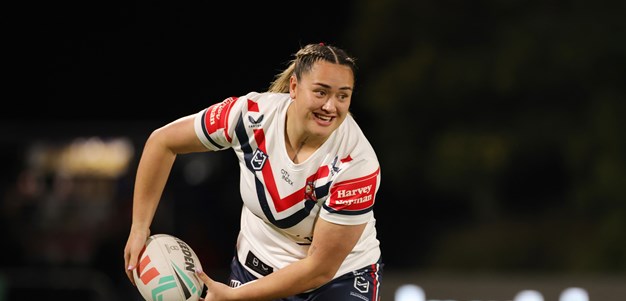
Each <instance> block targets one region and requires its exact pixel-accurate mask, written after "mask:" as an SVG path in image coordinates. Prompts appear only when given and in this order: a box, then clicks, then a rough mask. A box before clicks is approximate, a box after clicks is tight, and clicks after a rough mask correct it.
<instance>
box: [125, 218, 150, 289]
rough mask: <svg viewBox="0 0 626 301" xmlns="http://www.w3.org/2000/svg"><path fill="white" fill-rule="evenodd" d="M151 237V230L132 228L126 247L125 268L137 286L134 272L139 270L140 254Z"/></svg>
mask: <svg viewBox="0 0 626 301" xmlns="http://www.w3.org/2000/svg"><path fill="white" fill-rule="evenodd" d="M149 236H150V229H135V228H131V230H130V234H129V235H128V240H127V241H126V247H124V268H125V270H126V276H127V277H128V279H129V280H130V282H131V283H132V284H133V285H135V286H136V284H135V278H133V270H134V269H136V268H137V262H138V261H139V254H140V253H141V250H143V247H144V246H145V245H146V240H148V237H149Z"/></svg>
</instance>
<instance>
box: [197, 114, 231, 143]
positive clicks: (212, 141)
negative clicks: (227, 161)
mask: <svg viewBox="0 0 626 301" xmlns="http://www.w3.org/2000/svg"><path fill="white" fill-rule="evenodd" d="M208 110H209V109H205V110H204V112H202V122H201V124H202V133H204V137H206V138H207V140H209V142H211V144H213V145H214V146H215V147H217V148H219V149H224V147H223V146H221V145H219V144H217V142H215V141H214V140H213V139H211V135H209V131H208V130H207V129H206V124H205V123H204V121H205V120H206V118H205V117H206V113H207V111H208ZM226 118H228V117H226ZM224 130H226V129H224Z"/></svg>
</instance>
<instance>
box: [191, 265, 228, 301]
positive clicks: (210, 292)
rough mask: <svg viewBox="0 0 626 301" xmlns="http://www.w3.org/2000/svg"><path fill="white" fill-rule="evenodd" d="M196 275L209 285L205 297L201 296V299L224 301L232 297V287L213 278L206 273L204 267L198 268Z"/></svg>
mask: <svg viewBox="0 0 626 301" xmlns="http://www.w3.org/2000/svg"><path fill="white" fill-rule="evenodd" d="M196 275H197V276H198V278H200V280H202V282H204V284H205V285H206V287H207V290H206V295H205V296H204V298H201V299H200V301H222V300H231V299H232V297H231V295H232V294H233V288H232V287H230V286H228V285H226V284H223V283H220V282H217V281H215V280H213V279H211V278H210V277H209V276H207V274H206V273H204V271H202V269H197V270H196Z"/></svg>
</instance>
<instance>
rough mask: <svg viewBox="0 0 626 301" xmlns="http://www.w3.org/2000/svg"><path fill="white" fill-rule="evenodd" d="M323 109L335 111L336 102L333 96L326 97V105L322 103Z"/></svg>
mask: <svg viewBox="0 0 626 301" xmlns="http://www.w3.org/2000/svg"><path fill="white" fill-rule="evenodd" d="M322 110H324V111H326V112H334V111H335V102H334V100H333V97H332V96H331V97H328V98H327V99H326V102H325V103H324V105H322Z"/></svg>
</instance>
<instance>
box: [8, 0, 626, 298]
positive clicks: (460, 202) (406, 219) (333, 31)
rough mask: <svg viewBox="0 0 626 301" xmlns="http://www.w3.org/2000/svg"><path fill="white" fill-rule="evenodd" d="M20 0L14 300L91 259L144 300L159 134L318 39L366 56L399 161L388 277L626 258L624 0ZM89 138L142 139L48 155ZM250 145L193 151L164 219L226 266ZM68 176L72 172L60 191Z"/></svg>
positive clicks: (529, 269) (159, 223)
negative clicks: (104, 157) (148, 172)
mask: <svg viewBox="0 0 626 301" xmlns="http://www.w3.org/2000/svg"><path fill="white" fill-rule="evenodd" d="M8 8H9V9H7V10H6V11H5V13H6V14H7V15H8V16H7V17H8V18H7V22H6V23H5V26H4V28H5V34H4V36H5V38H4V39H3V45H4V46H3V49H4V50H5V55H4V56H3V57H4V61H5V64H3V65H4V66H5V67H3V69H4V74H5V80H4V86H5V89H3V90H4V101H3V108H2V109H1V110H0V141H2V144H1V153H0V155H2V159H3V160H2V161H3V163H2V165H3V168H2V170H3V172H2V173H1V174H0V192H1V193H2V194H1V195H0V196H1V197H2V198H0V205H1V207H0V208H2V211H1V212H2V215H1V217H0V225H1V227H0V229H2V230H1V231H2V232H1V233H2V235H3V236H4V237H5V241H4V242H3V246H9V245H10V246H12V248H10V250H6V249H5V254H7V255H5V256H3V257H2V260H1V261H0V300H3V296H2V293H3V292H4V297H5V299H6V300H13V299H15V300H25V299H29V298H34V297H33V296H34V295H35V294H37V293H41V292H45V290H46V289H51V288H50V287H47V286H46V285H44V284H41V286H37V285H33V283H35V282H40V283H47V282H46V281H43V280H41V279H37V280H33V276H32V273H33V272H32V271H35V270H36V271H38V272H37V273H40V274H41V273H43V274H44V275H48V276H47V277H48V278H49V279H52V278H55V277H61V278H63V277H66V276H58V275H68V274H63V273H64V271H79V272H80V273H83V274H80V275H87V276H84V277H83V276H80V277H83V279H85V278H89V277H96V278H97V279H101V280H102V279H103V280H102V282H103V283H109V285H110V287H111V288H112V289H106V290H105V291H112V294H113V295H115V296H117V297H116V298H117V299H119V300H136V298H137V297H138V294H136V291H135V290H134V288H132V287H131V286H130V284H129V282H128V281H127V280H126V278H125V275H124V274H123V258H122V251H123V248H124V244H125V241H126V238H127V236H126V235H127V233H128V230H129V227H130V206H131V202H132V185H133V180H134V169H135V168H136V163H137V160H138V156H139V154H140V151H141V148H142V146H143V142H144V141H145V139H146V138H147V136H148V135H149V133H150V131H152V130H153V129H155V128H156V127H158V126H161V125H163V124H165V123H166V122H169V121H171V120H174V119H176V118H178V117H181V116H183V115H187V114H190V113H194V112H196V111H198V110H200V109H202V108H204V107H206V106H208V105H210V104H212V103H214V102H217V101H221V100H222V99H224V98H226V97H229V96H238V95H242V94H245V93H247V92H249V91H252V90H255V91H262V90H265V89H266V88H267V87H268V85H269V83H270V81H271V80H272V79H273V76H274V75H275V74H277V73H278V72H280V71H281V70H282V69H283V68H284V67H285V66H286V63H287V61H288V60H290V59H291V58H292V56H291V55H292V54H293V53H295V52H296V51H297V49H298V48H299V47H300V46H301V45H304V44H307V43H317V42H325V43H328V44H333V45H336V46H339V47H342V48H345V49H346V50H347V51H348V52H349V53H351V54H352V55H354V56H356V57H357V59H358V61H357V62H358V65H359V71H358V73H357V87H356V88H357V90H356V93H355V96H354V98H353V103H352V111H353V113H354V115H355V117H356V119H357V121H358V122H360V124H361V126H362V128H363V129H364V131H365V133H366V135H367V136H368V137H369V139H370V141H371V143H372V144H373V146H374V147H375V148H376V150H377V152H378V155H379V159H380V161H381V166H382V175H383V178H382V179H383V180H382V185H381V190H380V192H379V194H378V199H377V203H376V204H377V205H376V216H377V219H378V229H379V238H380V240H381V242H382V247H383V256H384V257H385V261H386V272H388V273H389V275H392V274H393V273H394V272H398V273H404V272H419V273H440V272H445V273H452V274H457V275H476V274H480V275H482V274H485V273H486V274H495V275H499V274H523V275H527V274H531V275H557V276H558V275H600V276H602V277H625V276H626V231H624V229H626V202H625V200H626V185H625V184H626V155H625V154H626V135H625V133H626V122H625V121H624V119H623V116H624V114H625V113H626V89H625V88H624V83H625V81H624V79H625V78H626V21H624V20H625V19H624V17H623V15H624V12H625V11H626V4H625V3H624V2H622V1H597V2H592V1H576V0H568V1H486V0H482V1H451V0H449V1H432V0H428V1H400V0H394V1H391V0H388V1H374V0H365V1H336V2H331V1H315V2H303V3H300V2H286V1H285V2H280V1H279V2H273V4H271V5H269V4H267V3H265V2H260V1H259V2H251V3H245V4H244V3H240V2H235V1H227V2H224V3H219V5H218V3H217V2H213V1H199V2H193V3H183V2H167V1H108V2H105V1H96V2H93V1H87V2H85V1H69V2H68V1H65V2H60V3H59V2H41V3H39V2H29V3H20V4H11V5H10V6H9V7H8ZM86 137H98V139H100V140H101V141H109V140H114V139H117V138H123V139H126V140H124V141H127V142H130V145H132V150H133V155H132V156H131V157H130V162H128V166H127V169H126V170H125V171H124V172H123V173H121V174H118V175H116V176H114V177H110V176H109V177H101V176H94V175H92V174H87V175H85V174H80V176H76V175H70V176H68V174H67V171H65V172H66V173H63V172H59V170H58V166H59V163H58V162H57V161H55V160H54V159H49V157H53V158H54V156H55V154H57V155H58V152H60V151H59V150H61V149H63V148H64V147H66V146H67V145H71V144H72V142H73V141H74V142H75V141H76V139H83V138H86ZM51 153H52V154H51ZM43 157H45V158H48V159H42V158H43ZM234 159H235V158H234V155H233V154H232V153H231V152H229V151H226V152H222V153H216V154H210V155H208V156H207V155H206V154H200V155H195V154H194V155H188V156H184V157H183V156H181V157H179V159H178V161H177V162H176V165H175V167H174V170H173V173H172V176H171V178H170V182H169V183H168V187H167V188H166V192H165V194H164V198H163V200H162V202H161V205H160V207H159V212H158V213H157V216H156V217H155V223H154V226H153V228H152V232H153V233H159V232H171V233H174V234H176V235H178V236H180V237H182V238H183V239H184V240H186V241H187V242H188V243H190V245H192V246H193V247H194V249H195V250H196V252H197V253H199V255H200V257H201V258H202V260H203V265H204V266H205V269H206V270H209V271H210V270H214V271H221V270H223V269H225V268H227V264H228V262H229V259H230V256H231V255H232V251H233V248H234V240H235V235H236V233H237V229H238V226H239V224H238V223H239V221H238V217H239V208H240V202H239V200H238V197H239V196H238V191H237V187H238V186H237V185H238V182H237V181H238V170H237V167H236V166H237V165H236V163H235V160H234ZM42 162H43V163H42ZM59 174H61V176H60V177H59ZM70 174H71V173H70ZM29 175H30V176H31V177H30V178H29V177H28V176H29ZM194 175H195V176H194ZM25 178H26V179H31V180H30V181H29V180H25ZM59 178H61V180H59ZM64 181H65V182H66V184H67V183H70V184H69V186H68V187H70V188H66V189H65V190H63V188H61V190H62V191H61V192H59V191H57V190H55V189H59V186H58V185H63V184H58V182H64ZM29 185H30V186H29ZM61 187H64V186H61ZM51 200H55V201H51ZM59 200H61V201H59ZM94 204H97V205H94ZM86 224H89V225H90V226H85V225H86ZM76 249H80V250H82V252H77V254H79V255H72V254H74V253H72V252H75V251H76ZM68 250H70V251H68ZM48 270H49V271H51V272H50V273H49V274H47V272H46V271H48ZM3 271H5V272H4V273H2V272H3ZM59 271H60V273H61V274H55V273H59ZM71 273H73V272H71ZM2 275H4V276H2ZM55 275H57V276H55ZM72 275H73V274H72ZM94 275H95V276H94ZM67 277H69V276H67ZM470 277H471V276H470ZM43 278H44V279H48V278H46V277H43ZM3 279H4V283H5V284H4V285H2V284H1V283H2V282H3V281H2V280H3ZM619 279H621V278H619ZM51 282H54V281H51ZM25 283H29V284H28V285H26V284H25ZM89 283H91V282H89ZM61 286H62V285H61ZM86 286H88V285H86ZM3 287H4V289H3ZM100 291H102V290H100ZM25 292H28V293H25ZM29 293H30V294H32V296H31V295H28V294H29ZM18 294H23V295H21V297H19V298H18V297H16V296H17V295H18ZM57 294H62V293H61V290H58V291H57ZM73 294H74V295H73V296H76V291H74V292H73ZM84 297H85V295H82V296H81V298H83V299H84ZM444 297H445V296H444ZM68 298H69V297H68ZM468 298H469V297H468ZM604 300H608V299H604ZM593 301H596V300H595V299H594V300H593Z"/></svg>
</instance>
